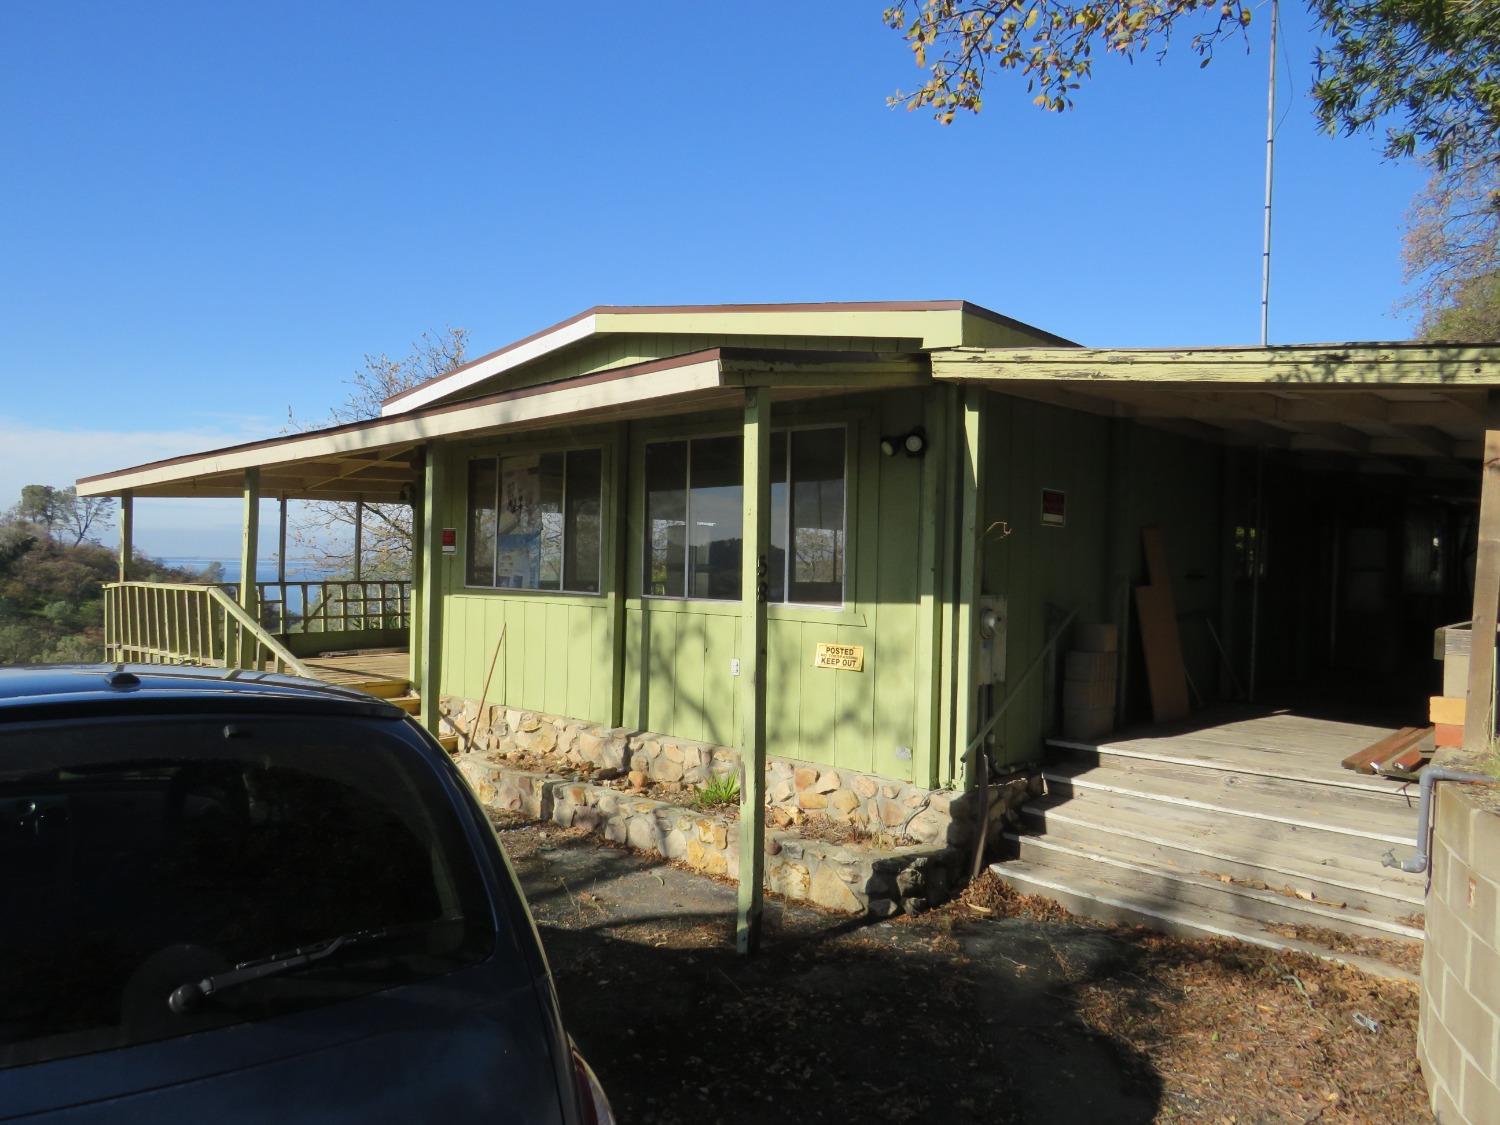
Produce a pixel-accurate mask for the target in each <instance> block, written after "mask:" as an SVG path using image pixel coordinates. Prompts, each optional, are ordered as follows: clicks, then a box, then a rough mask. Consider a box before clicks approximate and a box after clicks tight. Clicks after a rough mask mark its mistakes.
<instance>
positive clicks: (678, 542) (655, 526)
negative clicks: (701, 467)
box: [642, 441, 687, 598]
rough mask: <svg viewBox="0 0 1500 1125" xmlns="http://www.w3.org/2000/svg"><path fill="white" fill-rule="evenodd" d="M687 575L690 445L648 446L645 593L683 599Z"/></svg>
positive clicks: (677, 443)
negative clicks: (688, 458)
mask: <svg viewBox="0 0 1500 1125" xmlns="http://www.w3.org/2000/svg"><path fill="white" fill-rule="evenodd" d="M686 574H687V442H685V441H667V442H656V443H653V444H651V445H648V446H646V557H645V578H644V580H643V582H642V585H643V587H644V591H643V592H644V593H647V594H653V595H656V596H658V597H669V598H680V597H682V596H683V595H684V593H686Z"/></svg>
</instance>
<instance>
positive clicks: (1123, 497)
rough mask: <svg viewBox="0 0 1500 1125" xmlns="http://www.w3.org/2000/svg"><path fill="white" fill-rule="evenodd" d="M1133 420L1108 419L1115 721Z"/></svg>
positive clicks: (1130, 560)
mask: <svg viewBox="0 0 1500 1125" xmlns="http://www.w3.org/2000/svg"><path fill="white" fill-rule="evenodd" d="M1134 426H1135V423H1134V422H1132V421H1131V420H1130V419H1129V418H1111V419H1110V420H1109V485H1108V487H1109V511H1108V512H1107V513H1106V516H1105V521H1106V526H1107V528H1108V531H1107V535H1108V538H1107V540H1106V545H1105V550H1106V551H1107V557H1108V559H1109V567H1108V571H1107V574H1106V578H1105V584H1104V589H1103V591H1102V594H1103V599H1104V600H1103V606H1104V614H1105V616H1106V617H1107V619H1108V620H1112V621H1113V622H1114V624H1115V638H1116V648H1115V724H1116V725H1117V726H1123V725H1124V723H1125V692H1126V687H1127V684H1126V680H1127V676H1128V673H1129V671H1130V663H1129V653H1130V643H1129V637H1130V602H1131V597H1130V589H1131V587H1132V586H1133V585H1134V583H1135V572H1136V566H1135V564H1136V556H1137V552H1138V550H1139V547H1138V546H1137V544H1138V543H1139V541H1140V540H1139V526H1138V522H1137V520H1136V519H1135V513H1134V510H1133V509H1134V505H1133V504H1132V503H1131V500H1132V494H1131V487H1130V464H1131V460H1132V458H1131V450H1130V442H1131V436H1132V433H1133V429H1134Z"/></svg>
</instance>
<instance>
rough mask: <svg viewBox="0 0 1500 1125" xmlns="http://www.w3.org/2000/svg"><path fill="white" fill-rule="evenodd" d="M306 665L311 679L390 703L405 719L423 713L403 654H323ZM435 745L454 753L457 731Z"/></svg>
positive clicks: (382, 652) (456, 743)
mask: <svg viewBox="0 0 1500 1125" xmlns="http://www.w3.org/2000/svg"><path fill="white" fill-rule="evenodd" d="M307 665H308V668H309V670H310V671H311V672H312V673H313V674H314V675H316V676H317V677H319V678H320V679H322V680H325V681H327V682H328V683H331V684H337V685H338V686H339V687H344V688H352V689H353V690H355V691H362V692H365V693H367V694H369V695H373V696H377V697H378V698H380V699H386V700H389V701H390V702H391V703H394V704H395V705H396V706H397V707H399V708H401V710H403V711H405V712H406V713H407V714H408V715H420V714H421V713H422V697H421V695H419V694H418V693H417V690H416V688H415V687H414V686H413V684H412V682H411V680H410V679H408V678H407V674H406V671H405V669H406V665H407V661H406V654H405V653H404V652H399V651H394V650H391V651H381V652H370V653H348V654H338V653H325V654H322V655H320V656H317V657H312V658H309V659H308V661H307ZM445 722H446V720H445ZM438 742H439V744H440V745H441V746H442V747H443V749H445V750H447V751H448V753H450V754H453V753H457V751H458V745H459V739H458V733H457V732H456V731H452V730H445V731H443V732H442V733H441V734H439V735H438Z"/></svg>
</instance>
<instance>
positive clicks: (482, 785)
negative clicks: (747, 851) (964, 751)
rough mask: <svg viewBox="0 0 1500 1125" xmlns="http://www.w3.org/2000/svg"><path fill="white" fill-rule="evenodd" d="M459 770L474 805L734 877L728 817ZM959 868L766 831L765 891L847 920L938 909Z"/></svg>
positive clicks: (934, 851)
mask: <svg viewBox="0 0 1500 1125" xmlns="http://www.w3.org/2000/svg"><path fill="white" fill-rule="evenodd" d="M458 765H459V770H460V771H461V772H462V773H463V775H464V777H465V778H466V779H467V780H468V782H469V784H470V786H472V787H473V789H474V791H475V793H476V794H477V795H478V797H479V799H480V800H481V801H482V802H483V803H485V804H487V805H489V806H491V807H493V808H501V809H507V810H510V811H513V812H520V813H525V814H526V815H529V816H532V817H535V818H537V819H540V820H550V821H552V822H554V823H556V824H559V825H562V826H563V827H573V828H578V827H581V828H586V829H588V830H589V831H591V832H595V833H597V834H599V835H601V836H603V837H604V838H605V839H608V840H612V841H614V842H616V843H620V844H625V845H628V846H629V847H632V848H635V849H637V850H639V851H643V852H648V853H654V854H657V855H660V856H663V857H664V858H667V859H671V860H677V861H680V862H682V863H684V864H686V865H687V866H689V867H691V868H693V869H695V870H697V871H702V872H704V873H705V874H709V875H721V876H725V877H728V878H730V879H733V878H735V877H736V875H737V874H738V871H739V861H740V842H739V832H740V826H739V824H738V822H737V821H735V820H733V819H731V818H729V817H725V816H723V815H719V814H714V813H710V812H705V811H703V810H697V809H691V808H687V807H685V806H682V805H674V804H670V803H668V802H665V801H658V800H653V799H651V798H648V797H640V796H635V795H633V794H630V793H622V792H620V791H619V790H618V789H614V788H611V787H609V786H607V785H594V784H590V783H589V782H585V781H572V780H569V779H567V778H557V777H549V776H548V775H546V774H541V773H536V772H534V771H527V770H515V769H510V768H507V767H506V766H504V765H502V764H498V763H495V762H492V761H488V760H486V758H485V756H483V755H479V754H466V755H463V756H461V757H460V758H459V760H458ZM998 792H999V791H998V790H997V794H998ZM998 800H1002V798H1000V797H998V796H997V801H998ZM967 861H968V853H967V852H966V851H963V850H961V849H959V848H957V847H954V846H951V845H946V844H944V845H932V844H926V845H924V844H913V845H906V846H900V847H875V846H868V845H844V844H835V843H829V842H826V841H822V840H811V839H805V838H803V837H801V836H799V835H798V834H797V833H796V832H795V831H791V830H781V829H775V828H768V829H767V830H766V887H767V888H768V889H769V890H771V891H773V892H775V893H777V894H780V895H784V896H785V897H786V898H789V899H796V900H802V901H807V902H813V903H816V904H818V905H820V906H824V907H828V908H829V909H832V910H838V911H842V912H844V913H846V914H871V915H874V916H876V917H887V916H889V915H891V914H895V913H897V912H900V911H905V912H907V913H919V912H920V911H922V910H925V909H927V908H928V907H930V906H936V905H938V904H940V903H942V902H945V901H947V899H948V898H949V897H950V895H951V893H952V892H953V891H954V890H955V889H956V888H957V887H958V885H959V884H960V883H961V881H962V879H963V877H964V874H965V872H964V866H965V864H966V863H967Z"/></svg>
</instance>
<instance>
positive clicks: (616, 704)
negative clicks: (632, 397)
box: [606, 422, 646, 727]
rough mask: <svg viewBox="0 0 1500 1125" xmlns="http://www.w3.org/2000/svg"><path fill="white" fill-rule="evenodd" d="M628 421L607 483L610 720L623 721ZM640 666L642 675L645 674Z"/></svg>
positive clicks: (620, 427)
mask: <svg viewBox="0 0 1500 1125" xmlns="http://www.w3.org/2000/svg"><path fill="white" fill-rule="evenodd" d="M629 512H630V424H629V423H628V422H620V423H618V424H617V425H616V426H615V433H614V457H613V458H612V460H611V462H610V486H609V528H610V532H609V554H608V556H606V557H607V558H608V559H609V563H610V578H609V630H610V632H609V640H610V643H609V653H610V669H609V677H610V678H609V724H610V726H612V727H621V726H624V725H625V598H626V596H627V594H628V591H627V590H626V588H625V584H626V581H627V575H628V574H629V573H630V571H629V568H628V566H627V565H626V558H627V557H626V542H627V540H628V538H629V530H630V519H629ZM645 674H646V673H645V670H644V669H642V671H641V675H642V676H643V677H644V676H645Z"/></svg>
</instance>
